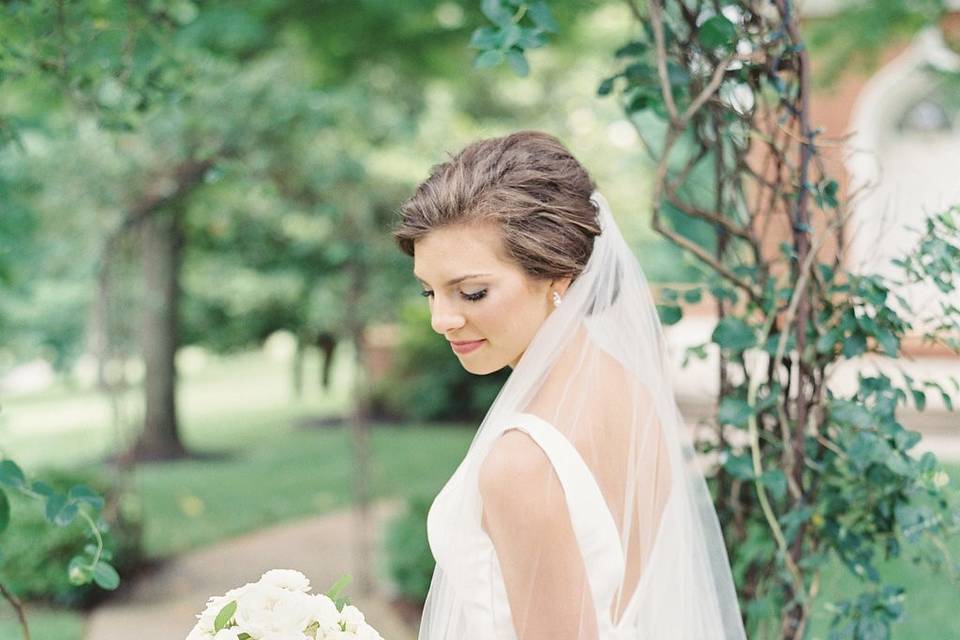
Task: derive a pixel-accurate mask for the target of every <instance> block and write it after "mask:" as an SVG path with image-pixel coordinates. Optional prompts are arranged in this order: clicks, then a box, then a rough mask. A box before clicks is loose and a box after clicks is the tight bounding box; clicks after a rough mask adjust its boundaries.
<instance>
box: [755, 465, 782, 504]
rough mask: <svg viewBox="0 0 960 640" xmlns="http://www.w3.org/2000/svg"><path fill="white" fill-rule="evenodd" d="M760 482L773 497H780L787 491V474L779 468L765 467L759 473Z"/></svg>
mask: <svg viewBox="0 0 960 640" xmlns="http://www.w3.org/2000/svg"><path fill="white" fill-rule="evenodd" d="M760 482H762V483H763V485H764V486H765V487H766V488H767V489H769V490H770V493H772V494H773V497H774V498H778V499H779V498H782V497H783V496H785V495H786V493H787V476H785V475H783V471H781V470H780V469H767V470H766V471H764V472H763V473H762V474H760Z"/></svg>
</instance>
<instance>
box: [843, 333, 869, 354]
mask: <svg viewBox="0 0 960 640" xmlns="http://www.w3.org/2000/svg"><path fill="white" fill-rule="evenodd" d="M866 350H867V338H866V336H864V335H863V334H862V333H855V334H853V335H852V336H850V337H849V338H847V339H846V340H844V341H843V355H844V357H846V358H856V357H857V356H859V355H861V354H863V353H864V352H865V351H866Z"/></svg>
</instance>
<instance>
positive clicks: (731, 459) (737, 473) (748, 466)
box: [723, 454, 754, 480]
mask: <svg viewBox="0 0 960 640" xmlns="http://www.w3.org/2000/svg"><path fill="white" fill-rule="evenodd" d="M723 468H724V469H726V470H727V472H728V473H729V474H730V475H732V476H733V477H734V478H737V479H738V480H753V478H754V474H753V461H752V460H751V459H750V456H749V455H746V454H744V455H739V456H734V455H728V456H727V459H726V460H724V461H723Z"/></svg>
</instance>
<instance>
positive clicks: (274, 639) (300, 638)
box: [259, 631, 312, 640]
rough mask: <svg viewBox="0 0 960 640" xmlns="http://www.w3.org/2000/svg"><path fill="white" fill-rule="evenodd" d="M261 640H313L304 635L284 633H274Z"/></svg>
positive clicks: (262, 637) (260, 639)
mask: <svg viewBox="0 0 960 640" xmlns="http://www.w3.org/2000/svg"><path fill="white" fill-rule="evenodd" d="M259 640H312V639H311V638H310V637H309V636H307V635H305V634H303V633H287V632H283V631H274V632H271V633H268V634H266V635H265V636H261V637H260V638H259Z"/></svg>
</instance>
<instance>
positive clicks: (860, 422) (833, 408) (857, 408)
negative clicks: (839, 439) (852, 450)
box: [829, 400, 874, 429]
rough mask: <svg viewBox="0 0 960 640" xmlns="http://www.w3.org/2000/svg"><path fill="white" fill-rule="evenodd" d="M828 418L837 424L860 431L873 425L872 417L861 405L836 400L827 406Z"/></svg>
mask: <svg viewBox="0 0 960 640" xmlns="http://www.w3.org/2000/svg"><path fill="white" fill-rule="evenodd" d="M829 409H830V418H831V419H832V420H833V421H834V422H837V423H839V424H851V425H853V426H855V427H859V428H860V429H869V428H870V427H871V425H873V422H874V418H873V415H872V414H871V413H870V411H869V410H867V409H866V408H865V407H864V406H863V405H860V404H857V403H855V402H850V401H848V400H836V401H834V402H832V403H831V404H830V406H829Z"/></svg>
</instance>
